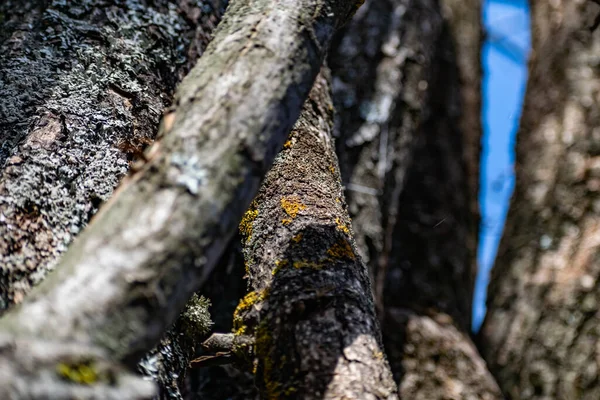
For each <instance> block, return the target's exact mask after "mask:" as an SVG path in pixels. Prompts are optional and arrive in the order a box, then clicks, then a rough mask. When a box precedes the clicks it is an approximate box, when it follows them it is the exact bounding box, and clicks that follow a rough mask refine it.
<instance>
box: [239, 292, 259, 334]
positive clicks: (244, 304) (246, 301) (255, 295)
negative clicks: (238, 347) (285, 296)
mask: <svg viewBox="0 0 600 400" xmlns="http://www.w3.org/2000/svg"><path fill="white" fill-rule="evenodd" d="M266 295H267V290H266V289H265V290H263V291H261V292H257V291H253V292H250V293H248V294H247V295H246V296H244V298H242V299H241V300H240V302H239V303H238V305H237V307H236V308H235V311H234V312H233V332H234V333H236V334H237V333H239V332H241V333H239V334H243V333H245V332H246V328H245V325H244V318H243V317H242V313H243V312H244V311H246V310H248V309H249V308H250V307H252V306H253V305H254V304H256V303H257V302H259V301H262V300H264V299H265V297H266Z"/></svg>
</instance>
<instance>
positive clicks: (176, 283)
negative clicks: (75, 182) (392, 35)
mask: <svg viewBox="0 0 600 400" xmlns="http://www.w3.org/2000/svg"><path fill="white" fill-rule="evenodd" d="M355 7H356V5H355V2H351V1H335V0H331V1H308V0H306V1H291V0H290V1H284V2H278V3H276V4H275V3H273V2H270V1H267V0H262V1H256V2H253V3H252V5H251V6H250V5H248V4H246V3H245V2H241V1H239V2H235V3H234V4H232V5H231V6H230V8H229V9H228V11H227V13H226V17H225V19H224V21H223V23H222V24H221V25H220V27H219V28H218V29H217V33H216V35H215V39H214V41H213V42H212V43H211V45H210V46H209V47H208V49H207V51H206V54H205V55H204V56H203V57H202V58H201V59H200V60H199V62H198V63H197V64H196V66H195V67H194V69H193V70H192V72H191V73H190V74H189V75H188V76H187V77H186V79H185V80H184V81H183V82H182V84H181V85H180V87H179V89H178V93H177V96H176V101H175V106H174V108H173V110H172V112H170V113H169V114H167V115H166V116H165V118H164V119H163V125H162V131H161V132H162V135H163V137H162V139H161V140H160V141H158V142H156V143H155V144H154V145H153V146H152V147H151V148H150V149H149V151H148V152H147V154H146V158H147V159H148V161H147V163H146V164H144V166H143V168H142V170H141V171H140V172H138V173H136V174H134V175H132V176H130V177H129V178H128V179H126V180H125V181H124V183H123V184H122V185H121V187H120V189H119V190H118V191H117V192H116V193H115V195H114V196H113V197H112V200H111V201H110V202H109V203H108V204H106V205H105V206H104V207H103V209H102V210H101V212H100V213H98V214H97V215H96V216H95V218H94V221H92V223H91V224H90V225H89V226H88V228H87V229H86V231H85V232H84V233H83V234H82V235H81V236H80V237H79V238H78V240H77V241H76V242H75V243H74V244H73V245H72V246H71V247H70V248H69V250H68V251H67V252H66V253H65V255H64V256H63V258H62V260H61V263H60V265H59V266H58V267H57V268H56V271H55V272H54V273H53V274H51V275H50V276H49V277H48V278H47V279H45V280H44V282H43V283H42V284H40V285H39V286H38V287H37V288H36V289H35V290H34V291H33V292H32V293H31V294H30V295H29V296H28V297H27V298H26V299H25V301H24V302H23V303H22V304H20V305H19V306H18V307H16V308H15V309H13V310H12V311H11V312H9V313H7V315H6V316H5V317H4V318H3V319H2V321H1V322H0V326H1V328H2V330H3V331H5V332H8V333H10V334H12V335H14V336H15V337H16V336H31V337H35V338H36V339H40V340H42V339H51V340H54V341H75V342H79V343H82V344H84V345H88V346H95V347H98V348H99V349H101V350H102V352H103V354H105V356H106V357H107V358H108V359H111V360H119V361H123V362H125V363H126V364H128V365H131V366H133V365H134V364H135V362H137V360H138V359H139V358H140V357H141V356H142V355H143V354H144V353H145V352H147V351H148V350H150V349H151V348H152V347H153V346H154V345H155V344H156V343H157V342H158V340H159V339H160V337H161V336H162V334H163V333H164V331H165V330H166V328H167V327H169V326H170V325H171V324H172V323H173V321H174V320H175V317H176V316H177V314H178V312H179V311H180V310H181V309H182V307H183V305H184V303H185V301H186V300H187V299H188V298H189V297H190V296H191V295H192V293H193V292H194V290H196V289H198V288H199V287H200V286H201V285H202V283H204V282H205V281H206V278H207V277H208V275H209V273H210V272H211V270H212V269H213V267H214V266H215V264H216V263H217V261H218V260H219V258H220V255H221V253H222V251H223V249H224V247H225V245H226V244H227V241H228V239H229V238H230V237H231V236H232V233H233V232H234V231H235V229H236V228H237V223H238V221H239V219H240V218H241V216H242V215H243V212H244V210H245V209H246V208H247V206H248V204H249V203H250V200H251V199H252V197H253V196H254V195H255V194H256V192H257V190H258V186H259V183H260V181H261V178H262V176H263V175H264V173H265V172H266V170H267V169H268V168H269V167H270V165H271V162H272V160H273V158H274V156H275V154H276V152H277V150H278V149H279V148H280V147H281V145H282V144H283V142H284V141H285V138H286V137H287V134H288V132H289V130H290V129H291V126H292V125H293V123H294V121H295V119H296V118H297V116H298V114H299V112H300V108H301V105H302V103H303V101H304V99H305V97H306V96H307V95H308V92H309V89H310V87H311V85H312V82H313V80H314V78H315V76H316V74H317V72H318V69H319V67H320V65H321V63H322V61H323V58H324V53H325V51H326V49H327V47H328V44H329V41H330V39H331V36H332V34H333V32H334V31H335V29H336V28H337V27H339V26H340V25H341V24H343V23H344V22H345V21H346V20H347V19H348V18H349V17H350V16H351V15H352V13H353V12H354V11H355ZM40 357H41V355H40ZM21 361H23V362H25V360H21Z"/></svg>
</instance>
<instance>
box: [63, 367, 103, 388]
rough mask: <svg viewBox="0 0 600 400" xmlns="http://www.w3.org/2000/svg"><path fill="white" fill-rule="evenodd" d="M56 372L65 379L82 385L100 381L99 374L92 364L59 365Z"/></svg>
mask: <svg viewBox="0 0 600 400" xmlns="http://www.w3.org/2000/svg"><path fill="white" fill-rule="evenodd" d="M56 372H57V373H58V375H60V376H61V377H63V378H64V379H66V380H69V381H71V382H75V383H79V384H81V385H91V384H92V383H95V382H97V381H98V373H97V372H96V370H95V369H94V366H93V364H91V363H80V364H67V363H59V364H58V365H57V366H56Z"/></svg>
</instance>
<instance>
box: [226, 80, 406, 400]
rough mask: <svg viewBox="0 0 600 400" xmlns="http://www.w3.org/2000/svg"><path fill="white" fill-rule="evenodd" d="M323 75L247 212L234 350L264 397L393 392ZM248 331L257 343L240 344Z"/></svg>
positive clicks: (242, 226)
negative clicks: (244, 281) (244, 279)
mask: <svg viewBox="0 0 600 400" xmlns="http://www.w3.org/2000/svg"><path fill="white" fill-rule="evenodd" d="M332 114H333V105H332V103H331V100H330V97H329V85H328V83H327V78H326V75H325V73H324V74H322V75H320V76H319V78H318V79H317V81H316V83H315V86H314V87H313V90H312V92H311V94H310V96H309V99H308V100H307V102H306V103H305V105H304V109H303V112H302V114H301V116H300V119H299V120H298V122H297V123H296V126H295V127H294V129H293V130H292V133H291V134H290V137H289V139H288V141H287V142H286V144H285V145H284V149H283V150H282V151H281V153H279V155H278V156H277V158H276V160H275V162H274V164H273V168H272V169H271V170H270V171H269V173H268V174H267V176H266V177H265V181H264V183H263V185H262V187H261V190H260V191H259V193H258V195H257V197H256V198H255V199H254V201H253V202H252V205H251V206H250V209H249V210H248V211H247V212H246V215H245V216H244V218H243V219H242V222H241V224H240V232H241V233H242V234H243V236H244V239H243V251H244V258H245V261H246V266H247V273H248V280H249V286H250V287H251V289H252V290H253V291H252V292H250V293H249V294H248V295H247V296H246V297H245V298H244V299H242V301H240V304H239V306H238V308H237V309H236V312H235V314H234V332H235V335H234V336H233V340H234V341H233V345H234V349H233V353H234V354H236V355H237V357H238V358H242V359H243V358H244V357H249V358H250V364H251V365H253V367H254V369H255V371H256V382H257V385H258V387H259V389H260V390H261V397H262V398H267V399H279V398H303V399H340V398H353V399H366V398H369V399H393V398H397V394H396V386H395V384H394V382H393V380H392V375H391V372H390V371H389V366H388V364H387V361H386V359H385V355H384V354H383V352H382V346H381V343H380V332H379V327H378V323H377V319H376V316H375V309H374V305H373V300H372V294H371V285H370V280H369V276H368V273H367V268H366V265H365V264H364V263H363V262H362V261H361V259H360V257H359V256H358V254H357V252H356V247H355V244H354V239H353V234H352V231H351V228H350V218H349V216H348V213H347V210H346V204H345V200H344V195H343V191H342V186H341V181H340V175H339V167H338V161H337V157H336V155H335V151H334V145H333V142H332V137H331V131H332V125H333V120H332V119H333V115H332ZM246 336H250V337H252V338H254V345H253V346H248V345H245V344H243V343H242V344H239V342H241V339H242V338H244V337H246Z"/></svg>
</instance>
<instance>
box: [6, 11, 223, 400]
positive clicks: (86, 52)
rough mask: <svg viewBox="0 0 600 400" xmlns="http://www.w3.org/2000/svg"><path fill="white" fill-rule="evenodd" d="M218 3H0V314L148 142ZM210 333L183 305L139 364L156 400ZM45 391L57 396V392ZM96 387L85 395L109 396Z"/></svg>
mask: <svg viewBox="0 0 600 400" xmlns="http://www.w3.org/2000/svg"><path fill="white" fill-rule="evenodd" d="M224 5H225V4H224V2H223V1H215V0H213V1H200V2H190V1H188V0H179V1H162V0H154V1H120V2H119V1H76V2H69V3H65V2H61V1H46V2H19V4H18V6H17V4H15V2H11V1H9V2H3V3H2V4H1V5H0V15H2V17H3V18H4V25H2V26H1V27H0V42H1V45H0V54H1V55H2V61H0V77H1V79H0V80H1V81H2V86H1V89H0V92H1V93H2V97H1V98H0V109H1V110H2V112H1V113H0V127H1V128H0V139H1V140H2V145H3V146H2V153H1V154H0V164H2V167H3V173H2V175H1V176H0V188H1V189H0V212H1V213H2V223H1V224H0V234H1V237H2V238H3V240H2V241H0V265H2V272H1V274H0V303H1V307H0V309H4V308H5V307H6V306H8V305H10V304H11V303H13V302H16V303H18V302H20V301H21V300H22V299H23V297H24V296H25V295H26V294H27V292H28V291H29V290H30V288H31V286H32V285H34V284H35V283H36V282H38V281H40V280H42V279H43V278H44V277H45V275H46V273H47V272H49V271H50V270H51V269H52V268H53V266H54V264H55V263H56V262H57V260H58V259H59V256H60V254H61V253H62V252H63V251H64V250H65V249H66V247H67V245H68V244H69V243H70V242H71V240H72V239H73V238H74V237H76V235H77V233H78V232H79V230H80V229H82V228H83V227H84V226H85V225H86V224H87V223H88V222H89V219H90V218H91V217H92V215H93V214H94V213H95V211H96V209H97V207H98V205H99V203H100V202H101V201H103V200H105V199H106V198H107V197H108V196H110V194H111V193H112V191H113V189H114V187H115V186H116V184H117V182H118V181H119V180H120V179H121V178H122V177H123V175H124V174H125V173H126V171H127V170H128V168H129V167H130V164H132V163H135V162H136V159H137V158H139V155H140V154H141V151H142V150H143V149H144V147H145V146H146V145H147V144H148V143H150V142H151V141H152V140H153V138H154V137H155V135H156V133H157V131H158V121H159V117H160V115H161V114H162V111H163V109H164V108H165V106H167V105H168V103H169V102H170V99H171V96H172V92H173V90H174V87H175V84H176V83H177V82H178V81H179V80H180V79H181V78H182V77H183V75H184V74H185V73H187V71H189V69H190V68H191V66H192V62H193V60H195V59H196V57H198V56H199V55H201V54H202V53H203V51H204V49H205V48H206V46H207V44H208V42H209V40H210V39H211V37H212V31H213V29H214V28H215V27H216V24H217V23H218V21H219V20H220V17H221V15H222V13H223V11H224ZM48 27H50V28H48ZM190 60H191V61H192V62H191V61H190ZM7 158H8V161H7ZM191 310H194V313H191V312H190V311H191ZM199 317H202V318H200V319H199V320H198V318H199ZM209 327H210V322H209V320H208V315H207V307H206V304H204V303H202V302H200V303H198V302H197V301H191V302H190V303H189V304H188V305H187V311H186V312H185V313H184V314H183V315H182V316H180V318H179V319H178V321H177V322H176V324H175V325H174V326H173V328H172V330H170V331H169V332H168V333H167V334H166V335H165V337H164V338H163V339H162V340H161V343H160V344H159V346H158V347H157V348H156V349H153V350H152V352H151V354H150V355H149V356H148V357H147V358H146V360H145V363H144V371H145V372H146V373H147V374H149V375H151V376H152V377H153V378H155V379H156V380H157V382H158V383H159V391H160V396H161V397H165V398H177V395H178V389H177V385H176V383H180V382H181V381H182V380H183V378H184V377H185V370H186V369H187V366H188V362H189V360H190V359H191V358H192V357H193V356H194V355H195V353H194V350H195V344H196V342H197V341H201V340H202V339H203V336H202V334H203V333H205V332H206V330H207V329H208V328H209ZM192 328H194V329H195V331H194V332H192V330H193V329H192ZM183 333H186V334H185V335H183ZM25 386H26V385H25ZM51 387H52V390H54V392H55V393H54V396H55V397H58V398H61V396H62V394H61V393H65V390H67V388H68V387H67V388H60V387H58V386H56V385H54V386H51ZM104 389H106V388H98V389H94V390H96V391H97V395H101V393H105V395H106V396H109V393H110V391H105V392H103V390H104ZM79 390H80V391H81V390H82V389H79ZM84 391H85V390H84ZM87 392H88V394H90V395H91V393H93V392H94V391H93V390H88V391H87ZM113 392H114V393H112V394H110V396H114V397H117V398H118V397H119V396H121V397H123V396H127V395H126V393H125V392H124V391H122V390H121V391H113ZM49 393H52V392H49ZM20 395H21V396H25V394H24V393H21V394H20Z"/></svg>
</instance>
